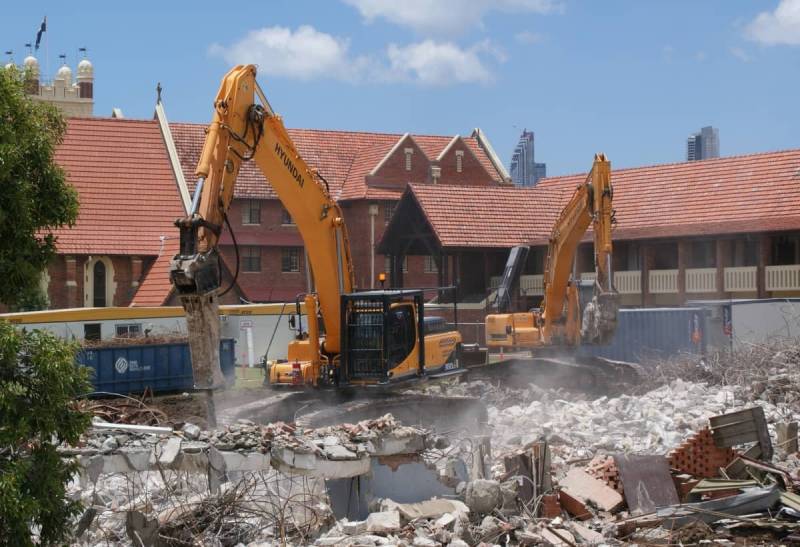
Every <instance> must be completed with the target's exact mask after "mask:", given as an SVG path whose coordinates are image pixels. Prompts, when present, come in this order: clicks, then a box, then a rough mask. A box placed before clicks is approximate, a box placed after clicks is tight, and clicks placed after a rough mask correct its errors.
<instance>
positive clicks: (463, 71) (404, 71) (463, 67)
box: [387, 40, 503, 85]
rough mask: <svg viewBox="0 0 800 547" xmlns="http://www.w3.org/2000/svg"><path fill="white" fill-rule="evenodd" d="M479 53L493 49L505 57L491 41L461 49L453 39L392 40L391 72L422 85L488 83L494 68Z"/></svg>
mask: <svg viewBox="0 0 800 547" xmlns="http://www.w3.org/2000/svg"><path fill="white" fill-rule="evenodd" d="M479 53H490V54H492V55H495V57H497V58H499V60H501V61H502V60H503V57H502V52H499V51H498V50H495V49H494V48H493V47H492V46H491V44H489V43H488V42H481V43H479V44H476V45H475V46H473V47H471V48H468V49H462V48H460V47H458V46H457V45H455V44H453V43H452V42H434V41H433V40H425V41H423V42H419V43H415V44H410V45H407V46H398V45H396V44H389V49H388V50H387V55H388V57H389V64H390V67H389V68H390V73H391V74H393V75H394V77H399V78H400V79H407V80H410V81H414V82H417V83H420V84H423V85H449V84H456V83H471V82H478V83H488V82H489V81H490V80H491V77H492V75H491V71H490V70H489V69H488V68H487V67H486V65H485V64H484V62H483V61H482V59H481V57H480V56H479Z"/></svg>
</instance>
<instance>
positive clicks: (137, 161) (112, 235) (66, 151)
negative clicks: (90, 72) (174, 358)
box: [55, 118, 183, 305]
mask: <svg viewBox="0 0 800 547" xmlns="http://www.w3.org/2000/svg"><path fill="white" fill-rule="evenodd" d="M55 159H56V161H57V162H58V164H59V165H61V166H62V167H63V168H64V169H65V170H66V171H67V180H69V182H70V183H71V184H72V185H73V186H74V187H75V188H76V189H77V191H78V193H79V196H80V212H79V215H78V220H77V222H76V224H75V226H74V227H73V228H62V229H59V230H57V231H56V232H55V234H56V235H57V236H58V243H57V246H58V251H59V253H61V254H104V255H138V256H158V257H159V259H158V260H157V261H156V264H155V266H154V267H153V268H151V269H150V271H149V272H148V273H147V274H146V276H145V278H144V279H143V281H142V284H141V286H140V288H139V291H138V292H137V295H136V298H135V299H134V300H135V302H136V303H137V304H139V305H160V304H162V303H163V302H164V301H165V300H166V298H167V297H168V296H169V290H170V287H169V278H168V277H166V276H165V273H164V272H165V271H166V269H165V268H166V267H167V266H166V265H167V264H168V263H169V258H171V257H172V255H173V254H174V252H175V248H174V247H175V245H176V242H173V241H172V240H170V239H167V240H166V241H165V244H164V248H163V249H162V239H161V238H162V236H166V237H168V238H173V237H177V230H176V228H175V226H173V224H172V223H173V221H174V220H175V219H176V218H178V217H179V216H181V215H182V214H183V207H182V204H181V200H180V196H179V194H178V189H177V187H176V184H175V179H174V176H173V174H172V170H171V168H170V164H169V160H168V157H167V152H166V148H165V147H164V141H163V139H162V137H161V132H160V131H159V128H158V125H157V123H156V122H155V121H149V120H124V119H112V118H70V119H69V120H68V122H67V132H66V135H65V136H64V142H63V143H62V144H61V145H60V146H59V147H58V150H57V151H56V155H55ZM165 260H166V262H165ZM165 282H166V283H165Z"/></svg>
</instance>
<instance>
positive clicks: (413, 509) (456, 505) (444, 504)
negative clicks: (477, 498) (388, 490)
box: [381, 498, 469, 522]
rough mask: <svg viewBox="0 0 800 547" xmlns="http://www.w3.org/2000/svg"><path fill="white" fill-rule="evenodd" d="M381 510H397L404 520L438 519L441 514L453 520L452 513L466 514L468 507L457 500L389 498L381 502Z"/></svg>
mask: <svg viewBox="0 0 800 547" xmlns="http://www.w3.org/2000/svg"><path fill="white" fill-rule="evenodd" d="M381 511H398V512H399V513H400V516H401V517H402V518H403V520H405V521H412V520H415V519H419V518H426V519H438V518H439V517H443V516H450V517H451V519H452V520H451V521H450V522H455V518H456V517H454V516H453V514H458V513H461V514H465V515H466V514H468V513H469V507H467V505H466V504H465V503H464V502H462V501H459V500H447V499H439V498H433V499H430V500H426V501H421V502H417V503H396V502H394V501H392V500H391V499H385V500H383V501H382V502H381Z"/></svg>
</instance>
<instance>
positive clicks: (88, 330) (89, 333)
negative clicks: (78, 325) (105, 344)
mask: <svg viewBox="0 0 800 547" xmlns="http://www.w3.org/2000/svg"><path fill="white" fill-rule="evenodd" d="M100 337H101V329H100V323H84V325H83V339H84V340H92V341H94V342H99V341H100Z"/></svg>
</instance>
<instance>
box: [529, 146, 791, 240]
mask: <svg viewBox="0 0 800 547" xmlns="http://www.w3.org/2000/svg"><path fill="white" fill-rule="evenodd" d="M585 176H586V175H573V176H566V177H552V178H547V179H544V180H542V181H540V182H539V184H538V185H537V186H536V188H535V190H537V191H538V190H547V191H553V190H555V191H560V192H561V193H562V194H563V195H564V196H567V197H564V200H566V199H568V195H569V192H571V190H572V189H574V187H575V186H576V185H577V184H578V183H580V182H581V181H583V180H584V178H585ZM611 181H612V183H613V185H614V208H615V209H616V211H617V222H618V224H617V228H616V231H615V234H614V235H615V237H616V238H619V239H645V238H661V237H675V236H698V235H716V234H729V233H737V232H765V231H779V230H795V229H800V150H786V151H781V152H769V153H762V154H752V155H747V156H733V157H727V158H719V159H711V160H703V161H693V162H685V163H673V164H665V165H653V166H648V167H636V168H632V169H618V170H615V169H613V163H612V171H611ZM562 203H564V202H562ZM537 236H538V237H537ZM532 238H533V239H536V240H538V243H543V242H544V243H546V234H533V236H532Z"/></svg>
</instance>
